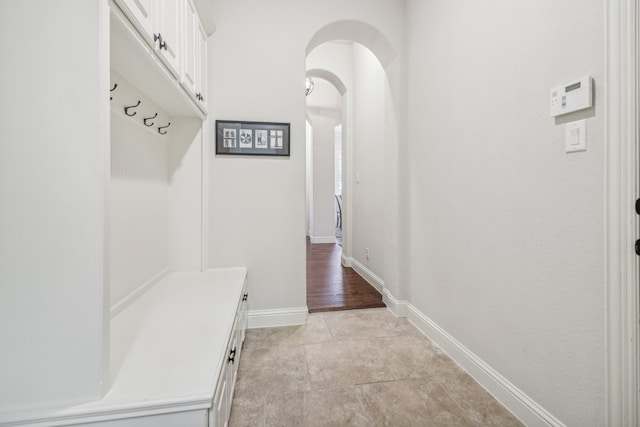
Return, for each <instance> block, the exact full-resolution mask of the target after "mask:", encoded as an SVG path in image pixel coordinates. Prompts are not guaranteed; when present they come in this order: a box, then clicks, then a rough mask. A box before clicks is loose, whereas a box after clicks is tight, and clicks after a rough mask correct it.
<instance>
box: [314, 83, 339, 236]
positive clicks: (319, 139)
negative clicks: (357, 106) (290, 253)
mask: <svg viewBox="0 0 640 427" xmlns="http://www.w3.org/2000/svg"><path fill="white" fill-rule="evenodd" d="M314 82H315V87H314V90H313V92H312V93H311V94H309V96H307V99H306V101H307V115H308V116H309V118H310V119H311V121H312V122H313V143H312V147H313V156H312V158H313V166H312V170H313V188H312V195H313V204H312V206H313V224H312V229H311V242H312V243H316V242H319V243H330V241H331V240H333V241H335V231H336V209H335V127H336V126H337V125H338V124H339V123H340V121H341V119H342V96H341V95H340V93H339V92H338V90H337V89H336V88H335V87H334V86H333V85H332V84H330V83H329V82H327V81H326V80H322V79H318V78H316V79H315V80H314Z"/></svg>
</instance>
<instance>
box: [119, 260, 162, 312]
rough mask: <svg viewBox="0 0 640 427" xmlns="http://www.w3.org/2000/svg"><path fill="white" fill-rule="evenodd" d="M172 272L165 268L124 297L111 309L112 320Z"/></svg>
mask: <svg viewBox="0 0 640 427" xmlns="http://www.w3.org/2000/svg"><path fill="white" fill-rule="evenodd" d="M170 271H171V269H170V268H169V267H165V268H163V269H162V270H160V272H159V273H158V274H156V275H155V276H153V277H152V278H151V279H149V280H147V281H146V282H144V283H143V284H141V285H140V286H138V287H137V288H136V289H134V290H133V292H131V293H130V294H129V295H127V296H126V297H124V298H123V299H122V300H120V301H119V302H118V303H117V304H114V306H113V307H111V318H112V319H113V318H114V317H116V316H117V315H118V313H120V312H121V311H122V310H124V309H125V308H127V307H129V306H130V305H131V304H132V303H133V302H134V301H135V300H137V299H138V298H140V297H141V296H142V295H144V293H145V292H147V291H148V290H149V289H151V288H152V287H153V285H155V284H156V283H158V282H159V281H160V280H162V279H164V278H165V277H166V276H167V275H168V274H169V272H170Z"/></svg>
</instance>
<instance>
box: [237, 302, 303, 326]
mask: <svg viewBox="0 0 640 427" xmlns="http://www.w3.org/2000/svg"><path fill="white" fill-rule="evenodd" d="M308 316H309V309H308V308H307V307H292V308H283V309H276V310H250V311H249V313H248V322H247V323H248V324H247V329H254V328H272V327H275V326H292V325H304V324H306V323H307V317H308Z"/></svg>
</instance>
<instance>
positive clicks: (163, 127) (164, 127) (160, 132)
mask: <svg viewBox="0 0 640 427" xmlns="http://www.w3.org/2000/svg"><path fill="white" fill-rule="evenodd" d="M169 126H171V122H169V124H168V125H166V126H160V127H158V133H159V134H160V135H166V133H167V131H164V132H162V130H161V129H166V128H168V127H169Z"/></svg>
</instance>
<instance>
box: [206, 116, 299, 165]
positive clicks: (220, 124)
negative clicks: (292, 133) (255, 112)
mask: <svg viewBox="0 0 640 427" xmlns="http://www.w3.org/2000/svg"><path fill="white" fill-rule="evenodd" d="M289 129H290V125H289V123H269V122H239V121H234V120H216V154H234V155H238V154H246V155H251V156H288V155H289V151H290V150H289V148H290V144H289V142H290V141H289Z"/></svg>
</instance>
